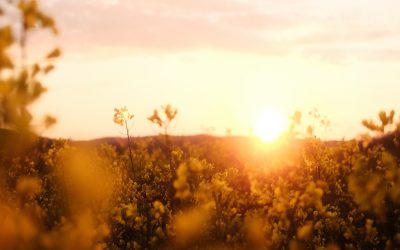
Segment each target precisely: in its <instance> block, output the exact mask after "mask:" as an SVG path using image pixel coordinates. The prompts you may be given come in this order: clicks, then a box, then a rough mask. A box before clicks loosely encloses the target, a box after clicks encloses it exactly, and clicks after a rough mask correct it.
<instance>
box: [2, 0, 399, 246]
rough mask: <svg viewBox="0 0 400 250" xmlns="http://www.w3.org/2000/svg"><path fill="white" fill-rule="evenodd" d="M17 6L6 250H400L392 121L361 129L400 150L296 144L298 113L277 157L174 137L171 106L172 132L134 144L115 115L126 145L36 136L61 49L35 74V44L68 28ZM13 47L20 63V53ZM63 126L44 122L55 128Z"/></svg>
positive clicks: (7, 109)
mask: <svg viewBox="0 0 400 250" xmlns="http://www.w3.org/2000/svg"><path fill="white" fill-rule="evenodd" d="M7 5H8V6H9V8H14V9H15V10H17V11H19V13H20V14H21V19H20V23H21V29H20V33H18V34H17V35H15V34H14V33H13V31H12V29H11V26H10V25H8V26H7V25H6V26H4V27H1V28H0V126H1V127H2V128H3V130H1V131H0V132H1V145H0V249H399V248H400V168H399V157H400V152H399V151H398V150H399V147H398V146H399V145H398V134H399V133H398V130H399V125H398V123H396V121H395V114H394V112H390V113H385V112H381V113H379V119H380V123H376V122H374V121H371V120H370V121H364V122H363V124H364V125H365V126H366V127H367V128H369V129H371V130H372V131H375V132H377V133H379V134H383V135H388V136H389V137H387V138H386V140H390V141H391V143H390V145H392V146H391V148H390V150H389V149H387V148H386V147H385V146H384V145H386V144H385V143H376V141H374V140H366V139H365V140H362V141H356V140H351V141H341V142H335V143H327V142H323V141H321V140H319V139H318V138H316V137H315V134H314V131H315V128H314V127H309V129H308V137H306V138H305V139H302V140H298V139H296V134H297V131H296V124H299V123H300V120H301V114H300V113H299V112H296V113H295V115H294V116H293V125H292V126H291V131H290V133H289V135H290V136H289V138H287V140H286V141H285V143H283V144H282V145H279V146H277V147H276V148H274V149H271V148H270V149H265V148H264V146H263V145H260V144H259V143H257V142H255V140H253V139H246V138H235V137H228V138H213V137H204V136H203V137H192V138H189V137H186V138H180V137H172V136H169V135H168V132H169V130H168V129H169V126H170V124H171V122H172V121H173V120H174V119H175V117H176V115H177V110H176V109H173V108H172V107H171V106H170V105H167V106H165V107H163V108H162V110H161V112H159V111H157V110H155V111H154V113H153V114H152V116H150V117H149V118H148V119H149V120H150V121H151V122H152V123H153V124H155V125H157V126H158V127H159V128H160V129H161V133H160V136H159V137H153V138H130V137H129V136H130V134H129V129H128V128H129V127H128V121H129V120H131V119H132V118H133V115H131V114H130V113H128V111H127V109H126V108H122V109H116V114H115V116H114V121H115V122H116V123H117V124H119V125H122V126H125V127H126V130H127V136H128V140H126V141H125V140H124V141H122V142H121V143H122V144H123V146H121V147H119V148H117V147H116V145H111V144H107V143H104V144H95V145H94V146H93V145H89V144H84V143H77V142H72V141H66V140H49V139H44V138H35V137H34V135H35V133H34V132H33V126H32V115H31V114H30V112H29V109H28V107H29V104H31V103H32V102H33V101H35V100H37V99H38V98H39V97H40V96H41V94H42V93H43V92H44V91H45V87H44V86H43V85H42V83H41V82H40V81H39V79H40V77H41V76H43V75H45V74H47V73H48V72H49V71H51V70H52V68H53V67H54V66H53V64H52V60H53V59H54V58H55V57H58V56H59V54H60V51H59V50H58V49H55V50H53V51H52V52H50V53H49V54H48V55H47V56H46V57H45V58H44V59H43V62H40V63H33V64H32V63H30V62H28V61H27V60H26V54H25V46H26V45H25V43H26V39H27V36H28V34H29V33H30V32H31V31H32V30H34V29H40V28H44V29H48V28H49V29H50V30H51V31H52V32H55V33H56V32H57V29H56V27H55V25H54V21H53V20H52V19H51V18H50V17H49V16H47V15H45V14H44V13H42V12H41V11H40V10H39V8H38V5H37V3H36V1H34V0H32V1H23V0H22V1H9V2H7ZM2 6H3V5H2ZM1 8H3V7H1ZM0 13H2V14H1V15H2V18H6V17H5V16H4V15H6V14H5V13H6V11H5V10H3V9H0ZM12 45H17V47H19V48H20V51H21V60H20V62H19V63H18V62H16V61H15V60H12V58H11V57H9V56H8V51H9V49H10V47H12ZM163 112H164V113H163ZM164 114H165V118H163V117H164V116H163V115H164ZM313 115H314V117H315V118H316V119H319V118H320V116H319V115H316V113H315V112H314V113H313ZM53 123H55V119H54V118H52V117H46V118H45V124H44V126H45V127H47V126H50V125H51V124H53ZM320 123H321V124H322V126H323V127H326V126H328V125H329V122H327V120H326V119H325V118H324V119H321V121H320ZM4 129H7V130H4ZM11 131H14V132H11ZM388 133H390V134H388ZM391 135H393V136H391ZM388 138H389V139H388ZM26 141H29V143H27V144H26V145H27V146H26V145H25V143H23V144H21V142H26ZM11 149H20V150H17V151H15V150H11Z"/></svg>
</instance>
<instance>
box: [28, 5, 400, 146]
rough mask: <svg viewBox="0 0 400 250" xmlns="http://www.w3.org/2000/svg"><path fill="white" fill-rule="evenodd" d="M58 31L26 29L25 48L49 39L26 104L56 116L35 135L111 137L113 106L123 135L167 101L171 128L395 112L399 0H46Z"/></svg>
mask: <svg viewBox="0 0 400 250" xmlns="http://www.w3.org/2000/svg"><path fill="white" fill-rule="evenodd" d="M41 4H42V6H43V8H44V9H45V10H46V11H47V12H48V13H50V14H51V15H53V16H54V17H56V19H57V24H58V26H59V29H60V31H61V33H60V35H59V37H58V38H56V39H53V38H50V37H49V36H48V35H47V34H46V33H40V34H37V36H35V37H32V39H31V40H30V41H31V45H30V47H29V54H31V55H34V54H35V53H36V52H37V51H41V49H42V48H43V47H46V46H47V45H48V44H49V43H50V44H59V45H60V47H61V48H62V50H63V56H62V58H61V60H59V61H58V63H57V64H56V67H57V68H56V70H55V71H54V72H53V73H52V74H51V76H50V77H48V78H46V85H47V86H48V87H49V91H48V93H46V94H45V95H44V97H43V98H42V99H41V100H40V101H39V102H38V103H36V104H35V105H34V106H33V110H34V112H35V114H42V113H45V112H49V113H52V114H54V115H55V116H56V117H57V118H58V123H57V125H56V126H55V127H54V128H52V129H51V130H49V131H47V132H46V133H45V135H47V136H51V137H67V138H78V139H86V138H95V137H101V136H112V135H120V134H119V131H118V129H116V128H115V126H114V124H113V122H112V119H111V118H112V113H113V109H114V107H121V106H124V105H126V106H127V107H128V108H129V110H130V111H131V112H133V113H134V114H135V118H134V125H133V131H132V133H133V134H134V135H147V134H156V133H157V130H156V129H153V128H152V126H149V125H150V124H149V122H148V121H147V120H146V117H148V116H149V115H150V114H151V112H152V110H153V109H155V108H159V107H160V105H165V104H167V103H171V104H172V105H174V106H175V107H177V108H178V110H179V116H178V120H177V123H176V124H175V125H174V127H173V129H172V130H171V132H172V133H174V134H197V133H205V132H207V133H212V134H220V135H224V134H225V132H226V130H227V129H231V130H232V134H238V135H248V134H250V133H251V132H250V131H254V130H255V129H256V126H257V121H258V120H259V119H260V115H261V114H263V113H264V112H265V111H267V110H280V112H282V113H284V114H285V115H290V114H292V113H293V112H294V111H295V110H300V111H302V112H303V113H304V114H307V112H308V111H310V110H311V109H313V108H314V107H316V108H318V110H319V112H320V113H321V114H323V115H325V116H327V117H328V118H329V119H330V120H331V128H332V129H331V130H329V131H328V133H327V138H334V139H341V138H342V137H346V138H351V137H354V136H356V135H357V134H358V133H360V132H363V131H364V129H363V128H362V125H361V120H362V119H363V118H370V117H373V115H374V114H376V113H377V111H379V110H381V109H385V110H388V109H395V110H399V109H400V107H399V104H398V101H397V100H398V97H397V93H398V92H399V91H400V83H399V82H398V76H399V72H400V70H399V69H400V62H399V61H400V45H399V44H400V43H399V40H400V33H399V30H400V16H399V15H398V9H399V8H400V2H398V1H395V0H387V1H379V2H378V1H351V2H349V1H342V0H340V1H317V0H297V1H293V0H288V1H265V0H253V1H245V0H240V1H239V0H235V1H234V0H231V1H228V0H202V1H197V0H187V1H176V0H163V1H156V0H146V1H139V0H112V1H111V0H109V1H106V0H102V1H94V0H68V1H67V0H47V1H42V2H41Z"/></svg>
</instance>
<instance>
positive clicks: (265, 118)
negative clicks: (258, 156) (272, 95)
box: [255, 110, 288, 142]
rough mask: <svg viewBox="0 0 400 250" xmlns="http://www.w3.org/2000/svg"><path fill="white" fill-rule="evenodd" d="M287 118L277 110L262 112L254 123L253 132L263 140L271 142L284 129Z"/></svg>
mask: <svg viewBox="0 0 400 250" xmlns="http://www.w3.org/2000/svg"><path fill="white" fill-rule="evenodd" d="M287 124H288V119H287V118H286V117H285V115H284V114H283V113H281V112H279V111H274V110H270V111H266V112H264V113H262V114H261V115H260V116H259V118H258V120H257V123H256V127H255V134H256V136H257V137H259V138H260V139H261V140H263V141H265V142H273V141H275V140H277V139H278V138H279V136H280V135H282V133H283V132H284V131H285V130H286V128H287Z"/></svg>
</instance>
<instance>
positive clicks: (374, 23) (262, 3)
mask: <svg viewBox="0 0 400 250" xmlns="http://www.w3.org/2000/svg"><path fill="white" fill-rule="evenodd" d="M386 4H387V5H383V4H382V3H375V2H374V3H366V2H365V1H353V2H352V3H348V1H344V0H338V1H334V2H326V1H323V2H322V1H317V0H296V1H294V0H286V1H266V0H253V1H245V0H241V1H239V0H236V1H234V0H201V1H198V0H185V1H179V0H146V1H138V0H101V1H94V0H68V1H66V0H48V1H46V2H45V3H44V7H45V8H46V9H47V10H48V11H49V12H50V13H53V15H54V16H55V17H56V19H57V20H58V23H59V26H60V29H61V31H62V36H61V38H60V40H61V41H62V43H63V45H64V46H66V47H67V48H69V50H70V51H75V52H78V53H79V52H80V51H82V50H83V51H88V50H108V51H118V50H121V51H129V50H132V51H135V50H136V51H137V50H140V51H158V52H160V51H161V52H163V53H170V52H174V51H181V50H195V49H204V48H206V49H214V50H228V51H234V52H239V53H255V54H264V55H282V54H291V53H299V52H300V53H303V54H304V55H305V56H312V57H313V56H315V57H320V58H332V59H333V60H337V59H338V58H346V55H351V56H353V57H355V58H370V59H371V60H372V59H373V58H379V56H382V57H385V58H386V57H391V58H393V55H392V54H390V53H387V52H386V51H397V50H398V49H400V46H399V45H398V44H400V43H398V41H399V33H398V32H397V30H399V28H400V27H399V26H400V17H399V16H398V15H397V12H396V11H395V10H396V9H398V7H400V3H398V2H396V1H393V0H388V2H387V3H386ZM388 7H390V9H389V8H388ZM395 7H397V8H395ZM386 8H388V9H386ZM382 10H386V13H385V15H381V14H379V13H378V12H379V11H382ZM371 54H373V55H374V56H371ZM397 54H398V53H395V55H397Z"/></svg>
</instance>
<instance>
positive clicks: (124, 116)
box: [114, 106, 133, 126]
mask: <svg viewBox="0 0 400 250" xmlns="http://www.w3.org/2000/svg"><path fill="white" fill-rule="evenodd" d="M114 111H115V113H114V122H115V123H116V124H118V125H121V126H123V125H124V124H125V123H127V122H128V121H129V120H131V119H132V118H133V114H131V113H129V111H128V109H127V107H126V106H124V107H122V108H120V109H117V108H115V109H114Z"/></svg>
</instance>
